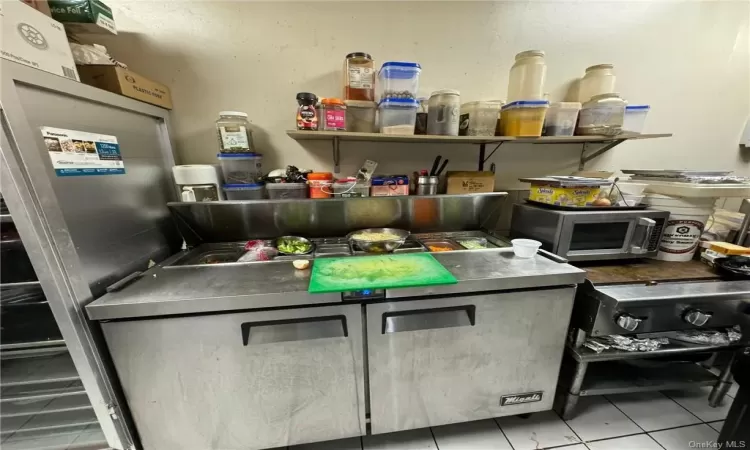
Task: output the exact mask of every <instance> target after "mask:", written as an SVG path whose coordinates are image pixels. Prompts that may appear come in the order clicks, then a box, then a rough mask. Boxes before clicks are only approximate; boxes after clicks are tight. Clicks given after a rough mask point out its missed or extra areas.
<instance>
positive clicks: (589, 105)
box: [576, 92, 626, 136]
mask: <svg viewBox="0 0 750 450" xmlns="http://www.w3.org/2000/svg"><path fill="white" fill-rule="evenodd" d="M625 105H626V103H625V100H623V99H622V98H620V95H619V94H617V93H614V92H613V93H610V94H601V95H595V96H594V97H592V98H591V100H589V101H587V102H586V103H584V104H583V107H582V108H581V112H580V113H579V114H578V124H576V134H577V135H582V136H587V135H602V136H615V135H618V134H620V132H621V131H622V121H623V119H624V117H625Z"/></svg>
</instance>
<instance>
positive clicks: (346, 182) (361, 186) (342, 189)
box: [333, 178, 370, 198]
mask: <svg viewBox="0 0 750 450" xmlns="http://www.w3.org/2000/svg"><path fill="white" fill-rule="evenodd" d="M333 195H334V196H335V197H343V198H350V197H369V196H370V185H369V184H368V183H362V182H360V183H358V182H357V179H356V178H344V179H342V180H338V181H336V182H335V183H333Z"/></svg>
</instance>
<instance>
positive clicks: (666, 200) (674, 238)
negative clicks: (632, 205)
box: [643, 194, 716, 261]
mask: <svg viewBox="0 0 750 450" xmlns="http://www.w3.org/2000/svg"><path fill="white" fill-rule="evenodd" d="M643 202H644V203H646V204H648V205H649V206H650V208H651V209H660V210H662V211H669V219H667V223H666V225H665V227H664V234H663V235H662V238H661V242H660V243H659V253H658V254H657V255H656V259H660V260H662V261H690V260H691V259H693V254H695V250H696V249H697V248H698V243H699V240H700V237H701V234H703V229H704V228H705V227H706V222H707V221H708V218H709V217H711V214H713V211H714V203H715V202H716V199H715V198H689V197H670V196H667V195H656V194H648V195H646V197H645V198H644V199H643Z"/></svg>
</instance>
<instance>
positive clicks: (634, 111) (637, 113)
mask: <svg viewBox="0 0 750 450" xmlns="http://www.w3.org/2000/svg"><path fill="white" fill-rule="evenodd" d="M650 110H651V107H650V106H649V105H628V106H626V107H625V117H624V118H623V121H622V131H627V132H629V133H643V127H644V125H646V116H647V115H648V112H649V111H650Z"/></svg>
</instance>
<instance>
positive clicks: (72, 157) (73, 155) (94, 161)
mask: <svg viewBox="0 0 750 450" xmlns="http://www.w3.org/2000/svg"><path fill="white" fill-rule="evenodd" d="M42 136H43V137H44V145H46V146H47V151H48V152H49V157H50V159H51V160H52V167H53V168H54V169H55V173H56V174H57V176H58V177H65V176H80V175H118V174H124V173H125V163H123V162H122V155H121V154H120V145H119V144H118V143H117V138H116V137H115V136H108V135H106V134H96V133H87V132H85V131H75V130H64V129H62V128H51V127H42Z"/></svg>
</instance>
